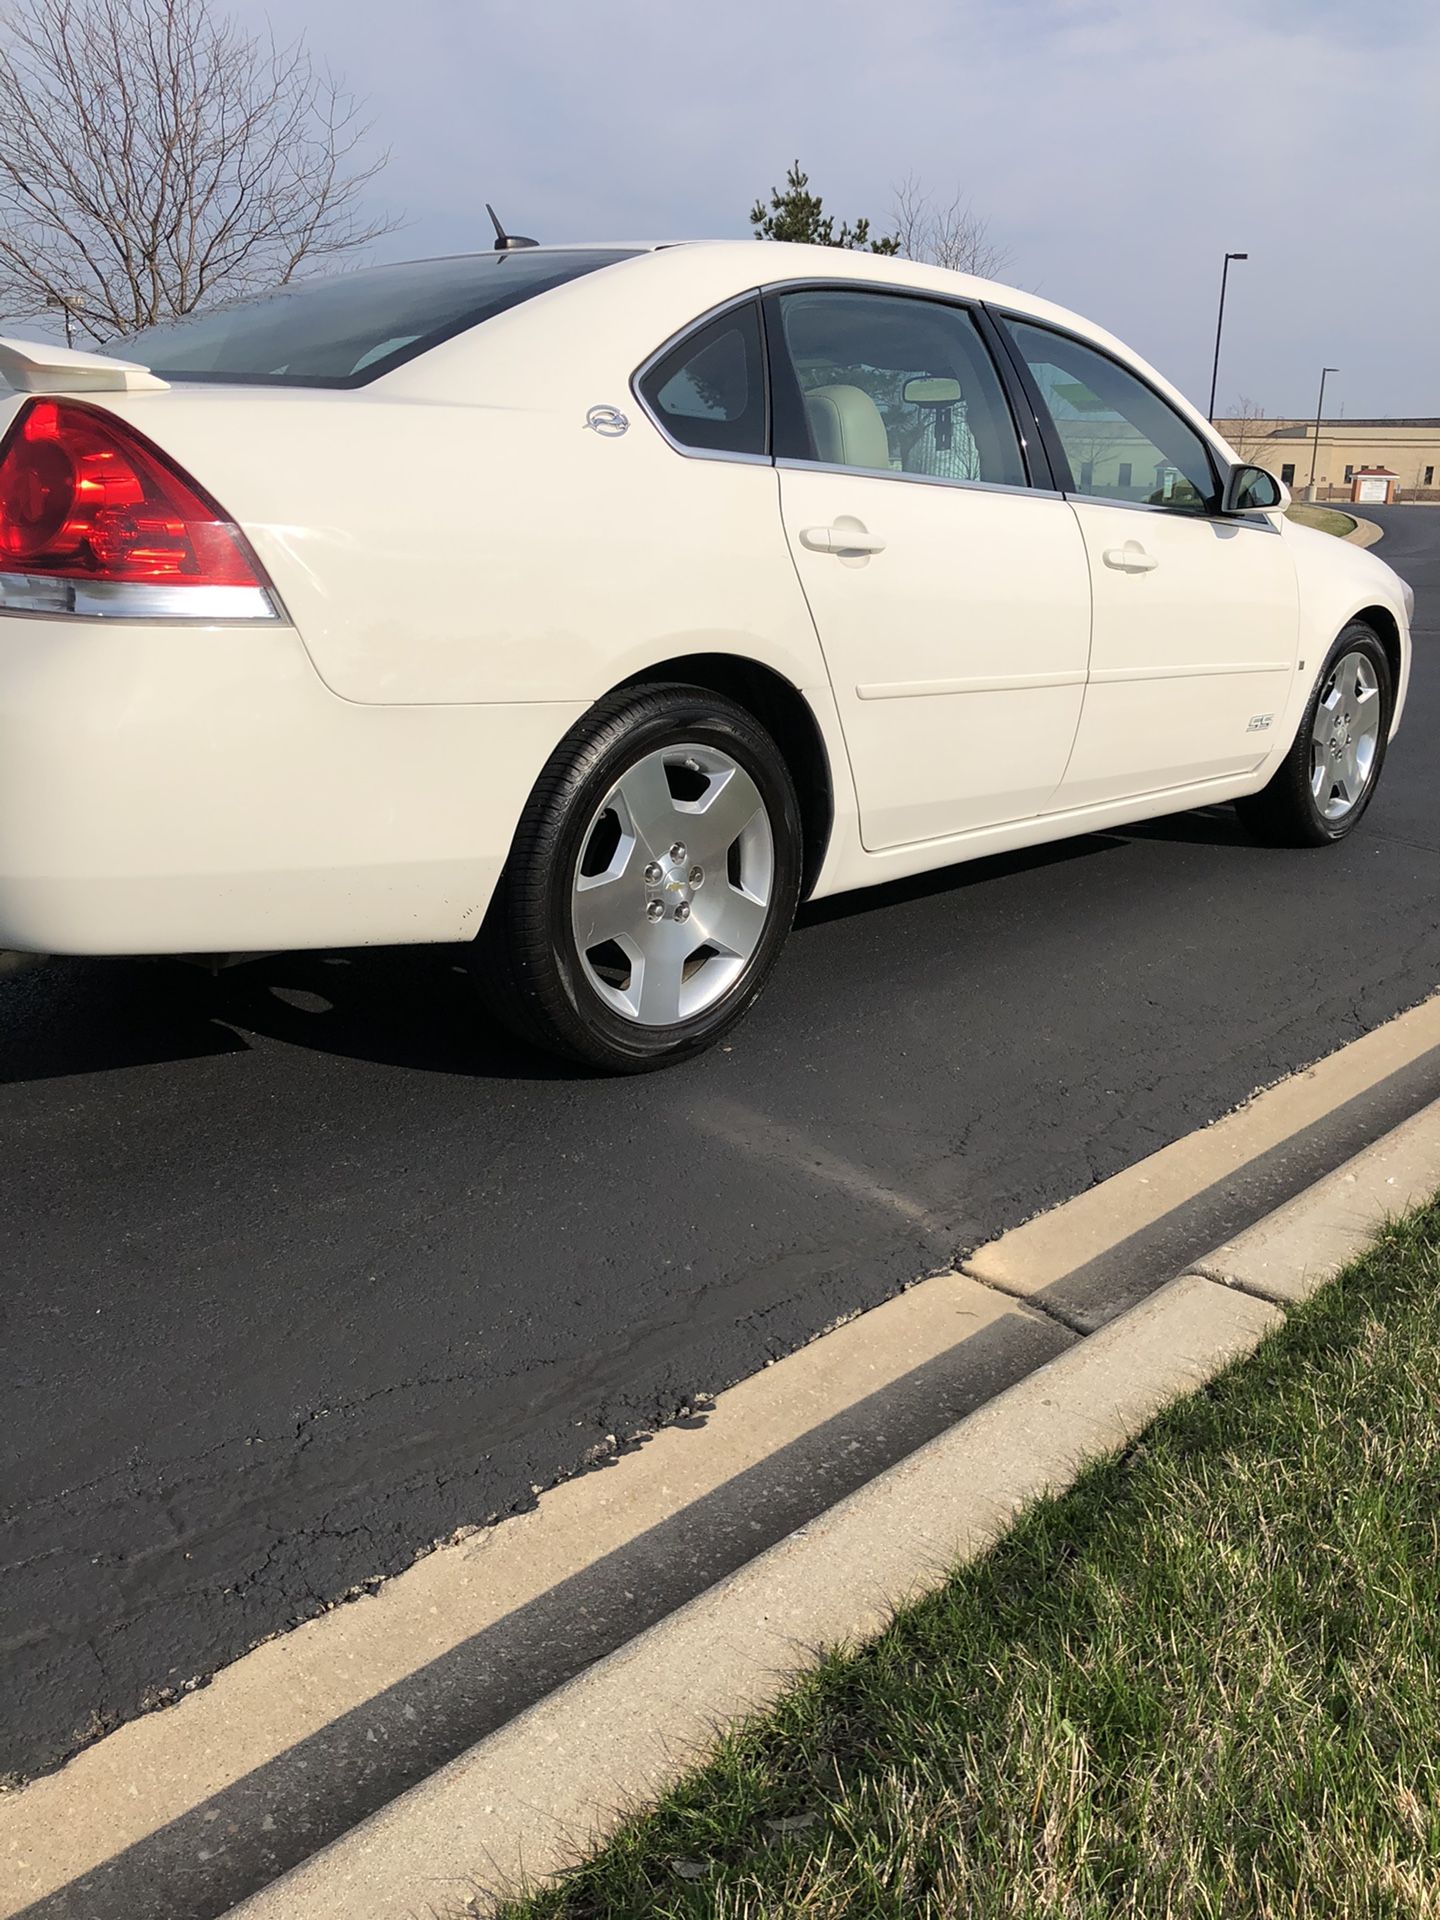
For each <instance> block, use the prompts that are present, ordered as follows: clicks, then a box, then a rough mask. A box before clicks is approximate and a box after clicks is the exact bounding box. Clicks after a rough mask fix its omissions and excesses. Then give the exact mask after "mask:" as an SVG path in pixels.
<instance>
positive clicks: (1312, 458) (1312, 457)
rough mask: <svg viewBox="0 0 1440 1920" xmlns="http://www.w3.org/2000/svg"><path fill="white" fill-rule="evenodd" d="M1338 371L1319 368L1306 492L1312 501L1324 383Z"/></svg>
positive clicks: (1323, 406)
mask: <svg viewBox="0 0 1440 1920" xmlns="http://www.w3.org/2000/svg"><path fill="white" fill-rule="evenodd" d="M1339 371H1340V369H1339V368H1338V367H1321V369H1320V398H1319V399H1318V400H1317V401H1316V402H1315V444H1314V446H1313V447H1312V448H1311V449H1310V486H1309V488H1308V492H1309V494H1310V498H1311V499H1312V500H1313V499H1314V498H1315V463H1316V462H1317V461H1318V460H1319V458H1320V416H1321V414H1322V413H1323V412H1324V411H1325V382H1326V380H1327V379H1328V378H1329V377H1330V375H1331V374H1332V373H1338V372H1339Z"/></svg>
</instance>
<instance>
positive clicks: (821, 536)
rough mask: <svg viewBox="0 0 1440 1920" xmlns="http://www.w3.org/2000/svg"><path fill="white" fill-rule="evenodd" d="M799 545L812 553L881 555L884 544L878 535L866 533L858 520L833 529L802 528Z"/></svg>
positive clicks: (843, 523) (839, 523)
mask: <svg viewBox="0 0 1440 1920" xmlns="http://www.w3.org/2000/svg"><path fill="white" fill-rule="evenodd" d="M800 544H801V546H802V547H808V548H809V549H810V551H811V552H812V553H838V554H840V555H842V556H844V555H847V554H858V553H883V552H884V551H885V542H884V541H883V540H882V539H881V538H880V536H879V534H878V533H867V532H866V531H865V529H864V527H862V526H861V525H860V522H859V521H858V520H854V521H851V522H849V523H848V524H847V523H846V522H845V521H843V520H842V521H840V522H838V523H837V524H836V525H835V526H833V527H803V528H802V529H801V531H800Z"/></svg>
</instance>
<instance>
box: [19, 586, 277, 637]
mask: <svg viewBox="0 0 1440 1920" xmlns="http://www.w3.org/2000/svg"><path fill="white" fill-rule="evenodd" d="M3 614H10V615H12V616H14V617H15V618H17V619H25V620H104V621H108V622H120V621H130V622H132V623H136V622H140V623H145V624H156V623H158V624H161V625H165V626H190V627H215V626H231V627H239V626H243V627H254V626H274V625H275V624H277V623H278V622H280V621H282V620H283V619H284V617H285V616H284V614H283V613H282V611H281V608H280V604H279V601H278V600H277V599H276V597H275V595H274V593H273V592H272V591H270V590H268V589H266V588H265V587H261V586H251V587H204V586H196V587H185V586H174V585H170V584H168V583H165V582H158V583H157V582H152V581H146V580H66V579H61V578H58V577H57V576H55V575H53V574H42V573H5V572H0V615H3Z"/></svg>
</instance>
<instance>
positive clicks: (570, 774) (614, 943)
mask: <svg viewBox="0 0 1440 1920" xmlns="http://www.w3.org/2000/svg"><path fill="white" fill-rule="evenodd" d="M801 851H802V844H801V826H800V809H799V805H798V802H797V800H796V796H795V787H794V782H793V781H792V779H791V777H790V773H789V770H788V768H787V767H786V765H785V762H784V760H783V758H782V757H781V754H780V751H779V749H778V748H777V746H776V745H775V742H774V741H773V740H772V739H771V737H770V735H769V734H768V733H767V732H766V730H765V729H764V727H762V726H761V725H760V723H759V721H758V720H756V719H755V717H754V715H753V714H751V713H749V712H747V711H746V709H745V708H743V707H741V706H739V705H737V704H736V702H734V701H733V700H728V699H726V698H725V696H724V695H722V694H718V693H712V692H710V691H708V690H707V689H705V688H703V687H691V686H684V685H657V686H652V687H639V688H629V689H621V690H620V691H618V692H616V693H614V694H611V695H609V696H608V697H607V698H606V699H604V700H602V701H600V702H599V703H598V704H597V705H596V706H595V707H593V708H591V710H590V712H589V713H587V714H586V715H585V716H584V718H583V719H582V720H580V721H579V722H577V724H576V725H575V726H574V727H573V728H572V729H571V731H570V732H569V733H568V734H567V735H566V737H565V739H564V740H562V741H561V743H560V745H559V746H558V747H557V748H556V749H555V752H554V753H553V754H552V755H551V757H550V760H549V762H548V764H547V765H546V767H545V770H544V772H543V773H542V774H541V776H540V778H539V780H538V781H537V782H536V784H535V789H534V791H533V793H532V794H531V796H530V799H529V801H528V802H527V803H526V807H525V811H524V813H523V814H522V815H521V818H520V824H519V826H518V827H517V829H516V832H515V840H514V844H513V845H512V847H511V849H510V857H509V859H508V861H507V862H506V866H505V872H504V875H503V877H502V879H501V882H500V885H499V887H498V888H497V890H496V894H495V898H494V900H493V901H492V902H491V905H490V910H489V912H488V914H487V915H486V919H485V925H484V927H483V928H482V929H481V932H480V934H479V936H478V938H477V939H476V942H475V945H474V947H473V949H472V970H473V973H474V977H475V980H476V984H477V985H478V987H479V988H480V991H481V994H482V996H483V997H484V999H485V1001H486V1002H487V1004H488V1005H489V1007H490V1009H491V1011H492V1012H493V1013H494V1014H495V1015H496V1016H497V1017H498V1018H499V1019H500V1020H501V1021H502V1022H503V1023H504V1024H505V1025H506V1026H507V1027H509V1028H510V1029H511V1031H512V1032H515V1033H517V1034H519V1035H520V1036H521V1037H522V1038H523V1039H526V1040H529V1041H531V1042H533V1043H535V1044H536V1045H538V1046H541V1047H544V1048H546V1049H547V1050H548V1051H550V1052H552V1053H558V1054H562V1055H565V1056H567V1057H568V1058H570V1059H573V1060H580V1061H584V1062H585V1063H586V1064H587V1065H590V1066H594V1067H600V1068H603V1069H605V1070H607V1071H609V1072H612V1073H644V1072H648V1071H650V1070H652V1069H654V1068H656V1067H664V1066H669V1065H672V1064H673V1063H674V1062H676V1061H679V1060H683V1059H687V1058H689V1057H690V1056H691V1055H693V1054H696V1053H699V1052H701V1051H703V1049H704V1048H706V1047H709V1046H711V1045H713V1043H714V1042H715V1041H716V1040H718V1039H719V1038H720V1036H721V1034H723V1033H725V1032H726V1031H727V1030H728V1029H729V1028H730V1027H732V1026H734V1024H735V1022H736V1021H737V1020H739V1019H740V1017H741V1015H742V1014H743V1013H745V1011H746V1010H747V1009H748V1008H749V1007H750V1006H751V1005H752V1004H753V1003H754V1001H755V999H756V998H757V997H758V995H759V993H760V990H761V988H762V987H763V986H764V984H765V982H766V980H767V979H768V977H769V974H770V970H771V968H772V967H773V966H774V964H775V961H776V959H777V957H778V955H779V952H780V948H781V946H782V945H783V944H784V941H785V936H786V934H787V933H788V932H789V930H790V923H791V921H792V920H793V918H794V915H795V906H796V902H797V900H798V898H799V894H800V875H801Z"/></svg>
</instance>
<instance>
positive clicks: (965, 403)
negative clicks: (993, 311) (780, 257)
mask: <svg viewBox="0 0 1440 1920" xmlns="http://www.w3.org/2000/svg"><path fill="white" fill-rule="evenodd" d="M774 311H775V313H776V315H777V317H778V324H777V327H776V329H775V337H778V339H779V340H780V341H781V342H782V343H783V347H784V351H785V354H786V358H787V360H788V362H789V368H790V370H791V371H792V372H793V376H794V382H795V384H796V386H798V389H799V397H800V404H799V407H798V408H787V409H784V410H783V411H782V410H781V409H780V408H779V407H778V406H777V409H776V419H775V452H776V454H777V455H778V456H780V457H782V458H786V457H788V458H790V459H793V460H818V461H821V462H823V463H824V464H825V465H827V466H842V467H861V468H865V469H867V470H868V471H871V472H880V473H910V474H917V475H923V476H924V477H925V478H927V479H931V480H983V481H987V482H990V483H991V484H994V485H1000V486H1010V487H1023V486H1024V485H1025V484H1026V475H1025V462H1024V458H1023V456H1022V454H1021V451H1020V442H1019V438H1018V436H1017V434H1016V431H1015V423H1014V421H1013V420H1012V419H1011V417H1010V409H1009V407H1008V405H1007V404H1006V400H1005V392H1004V389H1003V388H1002V386H1001V384H1000V378H999V375H998V374H997V373H996V371H995V367H994V363H993V362H992V360H991V358H990V354H989V350H988V349H987V347H986V345H985V342H984V341H983V340H982V339H981V337H980V334H979V332H978V330H977V329H976V326H975V322H974V321H973V320H972V319H971V318H970V315H969V314H968V313H966V312H965V311H964V309H963V308H961V307H950V306H944V305H942V304H941V303H940V302H939V301H935V300H924V299H915V298H912V297H910V296H908V295H899V294H887V293H859V292H857V293H850V292H839V291H831V290H828V289H817V290H816V291H813V292H804V291H802V292H798V293H784V294H780V295H779V296H777V297H776V299H775V301H774ZM779 391H781V389H780V386H779V382H778V378H777V393H778V392H779Z"/></svg>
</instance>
